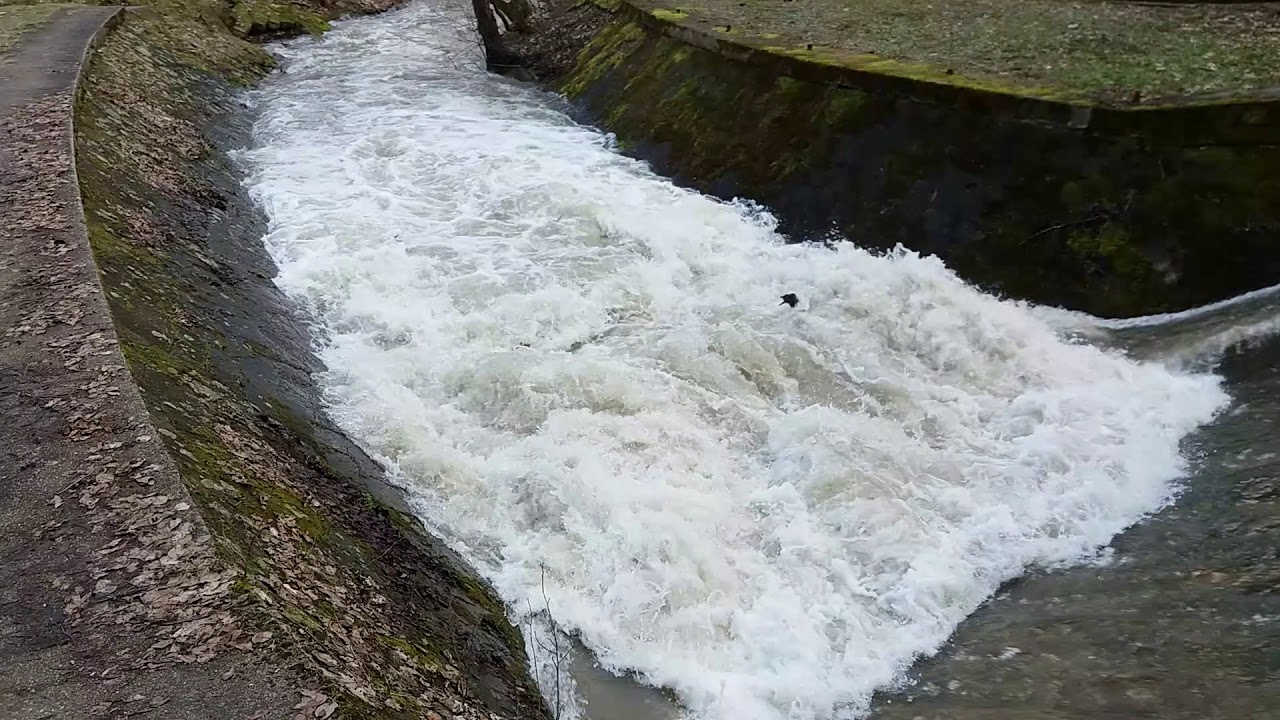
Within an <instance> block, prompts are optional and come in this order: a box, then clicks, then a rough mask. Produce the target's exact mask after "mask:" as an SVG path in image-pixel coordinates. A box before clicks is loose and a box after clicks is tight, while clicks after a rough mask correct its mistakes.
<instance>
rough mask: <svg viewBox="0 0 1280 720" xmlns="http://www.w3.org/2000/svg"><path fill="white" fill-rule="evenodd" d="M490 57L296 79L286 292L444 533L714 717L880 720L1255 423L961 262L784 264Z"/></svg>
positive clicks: (278, 158)
mask: <svg viewBox="0 0 1280 720" xmlns="http://www.w3.org/2000/svg"><path fill="white" fill-rule="evenodd" d="M450 12H452V11H450ZM459 26H463V27H465V20H463V19H461V17H460V16H456V15H454V16H451V15H450V13H449V12H441V11H440V10H439V9H437V8H435V7H433V6H431V5H429V4H427V3H421V4H418V5H416V6H413V7H410V8H408V9H407V10H404V11H401V12H397V13H393V14H390V15H387V16H383V17H379V18H371V19H364V20H360V21H356V22H349V23H341V24H340V26H339V27H338V28H337V29H336V30H335V31H334V32H333V33H332V34H330V35H328V36H326V37H324V38H322V39H315V40H304V41H299V42H296V43H293V44H291V45H288V46H285V47H284V48H282V52H283V54H284V55H285V57H286V59H287V62H286V68H287V74H284V75H283V76H280V77H278V78H276V79H275V80H273V81H272V82H271V83H270V84H269V85H268V87H267V88H266V90H264V91H263V92H262V93H260V95H259V96H258V97H257V103H258V105H259V108H260V111H261V113H262V116H261V119H260V121H259V122H258V125H257V129H256V144H255V147H254V148H252V149H251V150H249V151H248V152H247V153H246V162H247V166H248V167H249V168H250V171H251V178H250V185H251V188H252V192H253V193H254V195H255V197H256V198H257V199H259V200H260V201H261V203H262V204H263V206H264V207H265V208H266V210H267V212H268V214H269V217H270V220H271V229H270V234H269V236H268V237H267V243H268V246H269V248H270V250H271V251H272V253H273V254H274V256H275V258H276V260H277V262H278V264H279V266H280V276H279V279H278V281H279V283H280V285H281V286H282V287H283V288H284V289H285V290H286V291H287V292H288V293H290V294H291V295H293V296H294V297H296V298H299V299H300V300H301V301H303V302H304V303H305V304H306V305H307V306H308V307H309V308H310V309H311V310H312V311H313V312H314V315H315V318H316V321H317V323H318V328H317V330H318V333H319V337H320V338H321V341H320V346H321V354H322V358H323V360H324V361H325V362H326V363H327V364H328V367H329V368H330V369H331V370H330V372H329V373H328V374H327V375H326V376H325V378H324V383H325V387H326V391H327V393H328V398H329V401H330V403H331V410H332V413H333V414H334V416H335V417H336V418H337V419H338V421H339V422H340V423H341V424H342V425H343V426H344V427H345V428H346V429H348V430H349V431H350V432H351V433H352V434H353V436H354V437H356V438H357V439H358V440H360V441H361V442H362V443H363V444H364V445H365V446H366V447H368V448H369V449H370V450H371V451H372V452H374V453H376V454H377V455H378V456H380V457H381V458H382V459H383V460H384V461H385V462H386V464H387V466H388V467H389V468H390V471H391V473H392V475H393V477H394V478H395V479H396V481H397V482H399V483H401V484H403V485H404V486H405V487H407V488H408V489H409V490H410V491H411V493H412V494H413V498H414V500H415V502H416V507H417V508H418V510H419V511H420V512H421V513H422V515H423V517H424V518H425V519H426V520H427V521H428V522H429V523H430V524H431V525H432V526H433V527H435V528H438V529H439V530H440V531H441V532H442V533H444V534H445V535H446V536H447V537H448V538H449V539H450V540H451V542H453V543H454V544H455V546H456V547H458V548H460V549H461V550H462V551H463V552H464V553H466V555H467V556H468V557H470V558H471V559H472V560H473V561H474V562H475V563H476V564H477V566H478V567H479V568H480V569H481V570H482V571H483V572H485V573H486V574H487V575H488V576H489V577H490V578H491V579H492V580H493V582H494V584H495V587H497V589H498V590H499V592H501V593H502V594H503V595H504V596H505V597H506V598H507V600H508V601H510V603H511V605H512V607H513V608H514V610H515V611H516V612H521V611H539V610H541V609H542V608H543V607H544V601H543V598H544V591H545V597H546V598H547V599H548V600H549V602H550V606H551V610H552V613H553V614H554V617H555V620H556V621H557V622H558V623H559V625H560V626H561V627H563V628H565V629H567V630H569V631H572V632H573V633H575V634H576V635H578V636H579V637H580V638H581V640H582V641H583V643H585V644H586V645H587V646H588V647H589V648H590V649H591V650H592V651H594V652H595V653H596V654H597V656H598V657H599V659H600V661H601V663H602V664H603V665H604V666H606V667H608V668H611V669H614V670H617V671H632V672H634V673H635V674H636V675H637V676H638V677H639V678H641V679H642V680H644V681H645V682H648V683H651V684H654V685H658V686H664V687H668V688H671V689H673V690H674V691H675V692H676V693H677V695H678V697H679V698H680V700H681V702H682V703H683V705H684V706H685V707H686V708H687V709H688V712H689V713H690V714H691V715H693V716H695V717H698V718H707V719H733V720H757V719H758V720H773V719H776V718H834V717H850V716H856V715H858V714H859V713H861V712H863V711H865V709H866V706H867V702H868V699H869V697H870V694H871V693H872V691H873V690H875V689H876V688H880V687H884V686H886V685H890V684H892V683H893V682H894V681H895V679H897V678H899V677H901V673H902V671H903V670H904V669H905V668H906V667H907V665H908V664H909V663H910V662H911V661H912V660H913V658H915V657H917V656H918V655H920V654H922V653H930V652H932V651H934V650H935V649H936V648H937V647H938V646H939V645H940V644H941V643H942V642H943V641H945V639H946V638H947V637H948V636H949V634H950V633H951V632H952V631H953V629H954V628H955V627H956V625H957V623H959V622H960V621H961V619H962V618H964V617H965V616H966V615H967V614H968V613H970V612H971V611H973V610H974V609H975V608H976V607H977V605H978V604H979V603H981V602H982V601H983V599H984V598H986V597H988V596H989V595H990V594H991V593H992V592H993V591H994V590H995V589H996V587H997V586H998V585H999V583H1001V582H1002V581H1003V580H1005V579H1008V578H1010V577H1012V576H1015V575H1017V574H1019V573H1020V572H1022V571H1023V570H1024V569H1025V568H1026V567H1028V566H1029V565H1033V564H1052V563H1062V562H1071V561H1077V560H1081V559H1085V558H1087V557H1089V556H1090V555H1091V554H1092V553H1094V552H1095V551H1096V549H1097V548H1098V547H1099V546H1102V545H1105V544H1106V543H1107V542H1108V541H1109V539H1110V538H1111V537H1112V536H1113V535H1114V534H1115V533H1117V532H1118V531H1120V530H1122V529H1123V528H1125V527H1126V526H1127V525H1129V524H1131V523H1133V522H1134V521H1136V520H1137V519H1139V518H1140V517H1141V516H1142V515H1143V514H1144V513H1148V512H1151V511H1152V510H1155V509H1157V508H1159V507H1160V506H1161V505H1162V504H1163V503H1165V502H1166V501H1167V500H1168V499H1169V497H1170V495H1171V492H1172V489H1173V487H1174V483H1175V481H1176V479H1177V478H1178V477H1179V475H1180V473H1181V472H1182V469H1183V460H1182V459H1181V458H1180V457H1179V454H1178V448H1179V440H1180V438H1182V437H1183V436H1184V435H1185V434H1186V433H1188V432H1189V431H1191V430H1192V429H1194V428H1195V427H1197V426H1198V425H1199V424H1202V423H1204V422H1206V421H1207V420H1208V419H1210V418H1211V417H1212V416H1213V414H1214V413H1215V412H1216V411H1218V410H1219V409H1220V408H1221V407H1222V406H1223V405H1224V403H1225V400H1226V398H1225V395H1224V393H1223V391H1222V390H1221V389H1220V387H1219V385H1218V382H1217V380H1216V379H1215V378H1214V377H1212V376H1208V375H1194V374H1190V373H1187V372H1182V371H1177V370H1172V369H1168V368H1166V367H1164V366H1162V365H1159V364H1142V363H1139V362H1136V361H1133V360H1130V359H1126V358H1125V357H1123V356H1121V355H1120V354H1118V353H1114V352H1109V351H1104V350H1102V349H1099V348H1095V347H1091V346H1089V345H1086V344H1072V343H1068V342H1064V341H1063V340H1061V339H1060V338H1059V336H1058V335H1057V334H1055V331H1054V329H1053V327H1051V326H1050V325H1049V324H1048V323H1047V322H1046V321H1045V320H1044V319H1043V318H1041V317H1039V316H1037V315H1036V314H1034V313H1033V312H1030V311H1028V309H1026V308H1025V307H1023V306H1019V305H1016V304H1012V303H1006V302H1000V301H997V300H996V299H994V298H992V297H989V296H987V295H984V294H982V293H979V292H977V291H975V290H973V289H972V288H970V287H967V286H966V285H964V284H963V283H961V282H960V281H958V280H957V279H956V278H955V277H954V276H953V275H952V273H951V272H949V271H948V270H947V269H946V268H945V267H944V266H943V265H942V264H941V263H940V262H938V261H937V260H935V259H931V258H921V257H917V256H915V255H913V254H911V253H907V252H898V253H893V254H890V255H888V256H875V255H872V254H868V253H866V252H864V251H862V250H859V249H857V248H856V247H854V246H853V245H852V244H844V245H841V246H840V247H838V248H837V249H823V248H819V247H811V246H798V245H786V244H784V243H783V242H782V241H781V240H780V238H779V237H778V236H777V235H776V234H775V233H774V232H773V230H772V226H771V224H770V220H769V217H768V216H767V215H766V214H763V213H760V212H757V211H753V210H752V209H751V208H748V207H744V206H740V205H732V204H725V203H721V202H717V201H715V200H713V199H709V198H706V197H703V196H700V195H698V194H695V193H692V192H689V191H686V190H682V189H678V188H676V187H674V186H672V185H671V184H670V183H668V182H666V181H665V180H663V179H662V178H659V177H656V176H654V175H653V174H651V173H650V172H649V171H648V170H647V169H646V168H645V167H644V166H643V165H641V164H639V163H637V162H634V161H631V160H628V159H626V158H624V157H622V156H620V155H618V154H616V153H615V152H613V150H612V149H611V145H610V141H609V139H608V138H607V137H605V136H603V135H601V134H599V133H597V132H595V131H593V130H591V129H590V128H585V127H581V126H578V125H576V124H574V123H573V122H571V121H570V120H569V119H567V118H566V117H565V116H564V115H563V114H562V113H561V109H560V106H559V103H558V102H557V101H556V100H555V99H553V98H550V97H548V96H545V95H542V94H539V93H537V92H534V91H532V90H530V89H528V88H525V87H521V86H518V85H516V84H514V83H510V82H506V81H502V80H499V79H496V78H493V77H490V76H487V75H485V74H484V73H483V72H482V71H481V70H480V69H479V68H478V67H477V64H476V62H475V56H474V49H473V48H472V47H471V46H469V45H468V41H467V40H466V38H465V36H460V35H459V33H458V28H459ZM784 292H794V293H797V294H799V296H800V298H801V304H800V306H799V307H797V308H794V309H793V308H790V307H786V306H784V305H780V304H779V301H778V297H779V295H781V294H782V293H784Z"/></svg>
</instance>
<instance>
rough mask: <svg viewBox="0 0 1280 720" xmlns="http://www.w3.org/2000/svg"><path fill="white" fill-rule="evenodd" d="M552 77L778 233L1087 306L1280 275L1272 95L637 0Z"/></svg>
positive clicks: (1117, 311) (634, 145)
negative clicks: (842, 52)
mask: <svg viewBox="0 0 1280 720" xmlns="http://www.w3.org/2000/svg"><path fill="white" fill-rule="evenodd" d="M598 8H599V9H598V10H597V12H600V13H608V14H609V16H608V17H607V19H606V20H605V22H604V23H603V25H602V29H600V30H599V31H598V32H596V33H595V34H594V36H593V37H591V39H590V41H589V43H587V45H586V47H584V48H582V49H581V51H580V52H579V54H578V56H577V59H576V61H575V62H574V63H572V66H571V67H570V68H569V71H568V72H567V73H565V74H564V75H563V76H562V77H560V78H559V79H558V80H557V81H556V86H557V87H558V89H560V90H561V91H563V92H564V93H565V94H566V95H568V96H569V97H570V98H571V99H573V100H574V101H576V103H577V104H578V105H579V106H580V107H582V108H584V109H585V111H586V113H587V114H588V115H589V117H590V119H591V120H593V121H594V122H597V123H598V124H600V125H602V126H603V127H605V128H606V129H608V130H610V131H613V132H614V133H616V135H617V136H618V138H619V140H620V142H621V144H622V145H623V147H624V148H625V149H627V151H628V152H630V153H632V154H634V155H636V156H638V157H641V158H643V159H646V160H649V161H650V162H651V163H652V164H653V165H654V166H655V169H657V170H658V171H660V172H663V173H666V174H668V175H670V176H672V177H674V178H675V179H676V180H677V181H679V182H682V183H686V184H689V185H692V186H694V187H696V188H698V189H700V190H703V191H705V192H709V193H712V194H716V195H719V196H723V197H730V196H744V197H749V198H752V199H755V200H757V201H760V202H762V203H764V204H765V205H767V206H768V207H770V208H771V209H772V210H774V211H775V212H776V213H777V214H778V215H779V216H780V218H781V219H782V221H783V230H784V231H785V232H787V233H788V234H789V235H790V236H791V237H792V238H794V239H797V240H803V239H816V238H825V237H827V236H829V235H830V233H831V232H832V231H835V232H838V233H840V234H842V235H843V236H844V237H846V238H848V239H850V240H852V241H853V242H856V243H858V244H860V245H862V246H865V247H868V248H879V249H887V248H891V247H893V246H895V245H896V244H899V243H901V244H903V245H905V246H906V247H908V248H911V249H913V250H917V251H919V252H922V253H934V254H937V255H939V256H940V257H942V258H943V259H944V260H945V261H946V262H947V263H948V265H949V266H951V267H952V268H954V269H955V270H956V271H957V272H958V273H959V274H960V275H961V276H962V277H964V278H966V279H967V280H969V281H971V282H974V283H976V284H978V285H981V286H983V287H985V288H988V289H990V290H994V291H997V292H1001V293H1005V294H1007V295H1009V296H1012V297H1017V298H1024V299H1029V300H1032V301H1036V302H1040V303H1047V304H1053V305H1061V306H1065V307H1070V308H1074V309H1080V310H1085V311H1088V312H1092V313H1095V314H1099V315H1104V316H1132V315H1140V314H1147V313H1154V312H1162V311H1171V310H1177V309H1183V308H1187V307H1192V306H1196V305H1200V304H1203V303H1207V302H1211V301H1214V300H1219V299H1222V298H1225V297H1230V296H1232V295H1235V294H1238V293H1240V292H1243V291H1247V290H1251V289H1255V288H1258V287H1263V286H1267V285H1271V284H1274V283H1277V282H1280V252H1277V251H1278V250H1280V101H1278V100H1277V99H1276V98H1272V97H1266V96H1265V94H1264V96H1262V97H1254V98H1251V99H1232V98H1225V97H1219V98H1203V99H1201V100H1200V101H1198V102H1188V103H1186V104H1184V105H1181V106H1177V107H1150V106H1138V107H1105V106H1098V105H1090V104H1088V103H1087V102H1085V101H1084V100H1083V99H1081V98H1074V97H1070V96H1068V95H1064V94H1062V93H1060V92H1055V91H1052V90H1043V89H1034V88H1020V87H1013V86H1009V87H1005V86H997V85H995V84H992V83H989V82H979V81H973V80H969V79H964V78H958V77H949V76H946V75H945V74H938V73H937V72H936V71H934V70H931V69H929V68H925V67H917V66H910V65H906V64H903V63H896V62H893V61H889V60H884V59H880V58H875V57H872V56H847V57H846V56H836V55H830V54H824V53H823V52H820V51H814V50H811V49H809V48H788V47H777V46H773V45H770V44H769V43H770V40H769V39H768V38H744V37H736V36H735V35H734V34H733V33H731V32H726V31H724V29H723V28H720V29H715V28H710V27H702V26H698V25H695V24H692V23H690V22H689V21H688V20H687V19H686V18H685V17H684V15H683V13H680V12H679V11H677V10H671V9H664V8H662V7H657V6H653V5H648V4H644V3H643V2H642V0H634V1H632V2H623V3H620V4H613V3H607V4H605V5H599V6H598Z"/></svg>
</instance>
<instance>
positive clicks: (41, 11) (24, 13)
mask: <svg viewBox="0 0 1280 720" xmlns="http://www.w3.org/2000/svg"><path fill="white" fill-rule="evenodd" d="M57 10H58V6H57V5H53V4H49V5H13V6H6V5H4V4H3V3H0V63H2V62H4V56H5V55H6V54H7V53H8V52H9V49H10V48H12V47H13V46H14V45H16V44H17V43H18V40H19V39H21V38H22V36H23V35H25V34H26V33H29V32H31V31H33V30H38V29H40V27H41V26H42V25H44V24H45V23H47V22H48V21H49V18H50V16H52V15H53V13H54V12H56V11H57Z"/></svg>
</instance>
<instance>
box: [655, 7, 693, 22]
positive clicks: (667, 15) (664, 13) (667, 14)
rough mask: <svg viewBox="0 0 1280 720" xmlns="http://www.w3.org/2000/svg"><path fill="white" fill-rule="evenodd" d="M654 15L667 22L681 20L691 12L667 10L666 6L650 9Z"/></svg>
mask: <svg viewBox="0 0 1280 720" xmlns="http://www.w3.org/2000/svg"><path fill="white" fill-rule="evenodd" d="M649 12H650V14H652V15H653V16H654V17H656V18H658V19H659V20H665V21H667V22H680V21H681V20H684V19H685V18H687V17H689V13H687V12H685V11H683V10H667V9H665V8H656V9H654V10H650V11H649Z"/></svg>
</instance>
